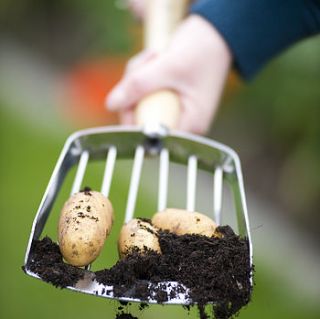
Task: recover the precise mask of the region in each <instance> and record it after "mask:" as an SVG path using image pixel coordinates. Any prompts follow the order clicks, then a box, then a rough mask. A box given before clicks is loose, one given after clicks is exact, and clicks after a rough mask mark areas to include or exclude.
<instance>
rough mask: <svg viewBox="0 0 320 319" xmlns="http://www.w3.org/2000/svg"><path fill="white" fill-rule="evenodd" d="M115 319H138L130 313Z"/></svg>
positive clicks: (120, 314) (118, 315)
mask: <svg viewBox="0 0 320 319" xmlns="http://www.w3.org/2000/svg"><path fill="white" fill-rule="evenodd" d="M115 319H138V318H137V317H134V316H132V315H131V314H130V313H124V312H123V313H118V314H117V316H116V318H115Z"/></svg>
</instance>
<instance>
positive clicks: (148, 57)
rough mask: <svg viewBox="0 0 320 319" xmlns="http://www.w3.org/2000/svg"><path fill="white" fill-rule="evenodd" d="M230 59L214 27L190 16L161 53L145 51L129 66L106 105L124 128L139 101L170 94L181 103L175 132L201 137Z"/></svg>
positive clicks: (212, 115) (221, 89)
mask: <svg viewBox="0 0 320 319" xmlns="http://www.w3.org/2000/svg"><path fill="white" fill-rule="evenodd" d="M231 60H232V58H231V53H230V51H229V48H228V47H227V45H226V43H225V42H224V40H223V38H222V37H221V35H220V34H219V33H218V32H217V31H216V30H215V28H214V27H213V26H212V25H211V24H210V23H209V22H207V21H206V20H204V19H203V18H201V17H200V16H197V15H191V16H189V17H188V18H186V19H185V21H184V22H182V23H181V25H180V26H179V27H178V28H177V30H176V32H175V33H174V35H173V37H172V40H171V41H170V44H169V46H168V48H167V49H166V50H165V51H163V52H161V53H157V52H152V51H143V52H142V53H140V54H138V55H137V56H136V57H134V58H132V59H131V60H130V61H129V63H128V65H127V68H126V71H125V74H124V76H123V78H122V80H121V81H120V82H119V84H118V85H117V86H116V87H115V88H114V89H113V90H112V91H111V93H110V94H109V96H108V98H107V105H108V107H109V109H110V110H112V111H120V121H121V123H122V124H134V107H135V105H136V104H137V103H138V102H139V101H140V100H141V99H142V98H143V97H145V96H146V95H148V94H150V93H152V92H156V91H159V90H161V89H170V90H173V91H175V92H176V93H177V94H178V95H179V97H180V102H181V115H180V119H179V123H178V125H177V129H180V130H184V131H189V132H194V133H199V134H203V133H205V132H206V131H207V129H208V128H209V126H210V123H211V121H212V119H213V117H214V115H215V113H216V110H217V107H218V103H219V99H220V96H221V93H222V91H223V86H224V83H225V79H226V76H227V74H228V70H229V67H230V64H231Z"/></svg>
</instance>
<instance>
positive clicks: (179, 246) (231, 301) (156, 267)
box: [27, 226, 252, 319]
mask: <svg viewBox="0 0 320 319" xmlns="http://www.w3.org/2000/svg"><path fill="white" fill-rule="evenodd" d="M218 231H219V232H220V233H221V234H223V237H222V238H208V237H205V236H199V235H183V236H177V235H175V234H172V233H168V232H160V233H159V243H160V247H161V251H162V254H161V255H159V254H157V253H155V252H152V251H149V252H147V253H146V254H145V255H141V254H139V252H138V251H132V253H131V254H130V255H129V256H127V257H126V258H124V259H122V260H119V261H118V262H117V263H116V264H115V265H114V266H113V267H112V268H110V269H105V270H101V271H97V272H96V273H95V275H96V280H97V281H98V282H99V283H102V284H108V285H113V286H114V291H113V293H114V295H115V296H119V297H120V296H122V297H135V298H140V299H141V300H148V297H149V296H153V298H155V299H156V300H157V301H158V302H159V303H163V302H166V301H168V300H170V299H172V298H175V297H176V296H177V294H178V293H179V292H184V291H185V289H184V286H185V287H188V288H189V296H190V298H191V299H192V301H193V302H194V303H197V304H198V307H199V314H200V317H201V319H205V318H209V316H208V314H206V312H205V309H204V306H205V305H206V304H208V303H212V302H214V304H211V306H210V307H209V308H210V312H211V311H212V314H210V317H212V315H213V314H214V316H215V317H216V318H219V319H220V318H221V319H222V318H229V317H231V316H232V315H234V314H236V313H237V312H238V311H239V310H240V309H241V308H242V307H243V306H244V305H246V304H247V303H248V302H249V301H250V294H251V285H250V276H251V273H252V269H250V263H249V249H248V241H247V240H246V239H241V238H239V237H238V236H237V235H235V234H234V232H233V231H232V229H231V228H230V227H229V226H224V227H219V228H218ZM27 267H28V268H29V269H30V270H31V271H33V272H35V273H37V274H38V275H39V276H40V277H41V278H42V279H43V280H45V281H48V282H50V283H52V284H53V285H55V286H57V287H66V286H73V285H75V283H76V282H77V281H78V280H79V279H80V278H82V277H83V275H84V273H85V270H83V269H80V268H77V267H73V266H71V265H67V264H65V263H64V262H63V259H62V256H61V253H60V251H59V247H58V245H56V244H55V243H53V242H52V241H51V240H50V239H49V238H47V237H46V238H44V239H42V240H41V241H35V242H34V243H33V245H32V249H31V259H30V262H29V264H28V265H27ZM163 281H178V282H179V283H180V285H178V286H177V287H175V288H174V289H172V291H171V293H170V294H169V295H168V294H167V292H166V287H165V286H164V285H159V284H158V283H160V282H163ZM150 282H151V285H149V283H150ZM183 285H184V286H183ZM206 309H208V308H206ZM125 318H127V319H129V318H130V319H134V317H132V316H131V315H129V314H127V313H124V312H121V313H119V314H118V315H117V317H116V319H125Z"/></svg>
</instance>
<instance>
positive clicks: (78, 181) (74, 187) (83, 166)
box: [71, 151, 89, 195]
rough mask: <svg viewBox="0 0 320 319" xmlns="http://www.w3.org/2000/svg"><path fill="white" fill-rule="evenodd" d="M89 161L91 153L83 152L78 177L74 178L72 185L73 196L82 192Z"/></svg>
mask: <svg viewBox="0 0 320 319" xmlns="http://www.w3.org/2000/svg"><path fill="white" fill-rule="evenodd" d="M88 160H89V152H88V151H84V152H82V154H81V157H80V160H79V164H78V169H77V173H76V177H75V178H74V182H73V185H72V189H71V195H73V194H75V193H78V192H79V191H80V188H81V184H82V180H83V177H84V173H85V171H86V167H87V164H88Z"/></svg>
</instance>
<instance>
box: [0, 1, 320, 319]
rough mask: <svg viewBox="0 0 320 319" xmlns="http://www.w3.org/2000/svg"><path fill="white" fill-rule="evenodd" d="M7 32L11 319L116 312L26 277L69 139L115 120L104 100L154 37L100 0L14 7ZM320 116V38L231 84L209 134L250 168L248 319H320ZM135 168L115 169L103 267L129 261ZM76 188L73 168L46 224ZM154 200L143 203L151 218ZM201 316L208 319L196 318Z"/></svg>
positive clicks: (3, 88) (2, 106)
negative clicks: (28, 255)
mask: <svg viewBox="0 0 320 319" xmlns="http://www.w3.org/2000/svg"><path fill="white" fill-rule="evenodd" d="M117 3H118V4H119V3H120V2H117ZM0 30H1V31H0V130H1V132H0V133H1V134H0V137H1V157H0V158H1V160H0V161H1V162H0V178H1V192H0V209H1V217H0V218H1V219H0V222H1V224H0V225H1V226H0V227H1V232H0V234H1V237H0V242H1V244H0V245H1V251H2V252H3V256H2V258H1V272H0V279H1V288H0V293H1V298H0V316H1V318H18V317H24V318H42V317H44V316H45V317H47V318H65V317H77V318H79V319H80V318H88V317H92V316H97V317H98V316H99V317H105V318H114V317H115V313H116V309H117V307H118V304H117V303H116V302H114V301H109V300H107V299H102V298H96V297H92V296H87V295H82V294H77V293H73V292H71V291H67V290H60V289H55V288H54V287H52V286H50V285H48V284H45V283H43V282H41V281H38V280H35V279H33V278H31V277H27V276H26V275H25V274H24V273H23V272H22V270H21V266H22V265H23V259H24V252H25V249H26V245H27V241H28V237H29V232H30V229H31V224H32V221H33V218H34V215H35V213H36V210H37V208H38V205H39V203H40V200H41V197H42V195H43V193H44V190H45V187H46V185H47V183H48V180H49V178H50V175H51V173H52V170H53V168H54V165H55V163H56V160H57V158H58V155H59V153H60V151H61V148H62V146H63V143H64V141H65V139H66V137H67V136H68V135H69V134H70V133H71V132H73V131H74V130H76V129H79V128H83V127H87V126H91V125H97V124H101V120H102V121H103V122H104V123H113V122H114V121H115V118H114V116H115V115H113V114H109V113H108V114H107V113H106V112H105V111H104V110H103V106H102V102H103V96H104V94H105V91H107V90H108V89H109V86H111V85H112V83H114V82H115V81H116V80H117V79H118V78H119V76H120V75H121V72H122V69H123V67H124V61H125V60H127V59H128V57H129V56H130V55H132V54H133V53H134V52H136V51H137V48H138V47H139V45H140V43H141V40H140V37H141V30H140V28H139V27H137V25H136V24H135V22H134V21H133V19H132V18H131V17H130V15H129V14H128V12H126V11H124V10H120V9H118V8H117V7H116V6H115V5H114V2H113V1H104V2H101V1H95V0H94V1H87V0H78V1H63V0H58V1H54V2H52V1H40V0H26V1H23V2H21V1H16V0H15V1H9V0H3V1H1V3H0ZM119 57H120V58H119ZM110 61H111V62H110ZM79 92H80V93H79ZM83 104H85V107H84V106H83ZM89 106H90V107H89ZM319 119H320V39H319V36H318V37H315V38H312V39H309V40H307V41H304V42H302V43H300V44H298V45H296V46H295V47H294V48H292V49H291V50H289V51H288V52H285V53H284V54H282V55H281V56H280V57H278V58H276V59H275V60H273V61H272V62H271V63H270V64H269V65H268V66H267V67H266V68H265V69H264V70H263V72H261V73H260V74H259V75H258V76H257V78H256V79H255V80H254V81H252V82H251V83H248V84H244V83H242V82H241V81H240V80H239V79H238V78H237V76H236V75H235V74H231V76H230V79H229V81H228V85H227V88H226V92H225V95H224V97H223V101H222V106H221V109H220V112H219V114H218V117H217V119H216V121H215V123H214V125H213V126H212V129H211V132H210V134H209V136H210V137H212V138H215V139H217V140H219V141H221V142H224V143H226V144H228V145H230V146H231V147H233V148H234V149H235V150H236V151H237V152H238V153H239V155H240V158H241V159H242V163H243V168H244V176H245V183H246V188H247V195H248V206H249V214H250V218H251V227H252V235H253V240H254V252H255V264H256V276H255V282H256V285H255V289H254V294H253V299H252V302H251V303H250V305H249V306H248V307H246V308H245V309H244V310H242V311H241V313H240V315H239V318H262V319H263V318H290V319H294V318H310V319H311V318H319V316H320V306H319V302H318V301H319V296H320V288H319V287H320V270H319V264H320V256H319V238H320V236H319V226H320V214H319V207H320V178H319V176H320V124H319ZM91 170H92V179H91V180H88V181H86V182H88V183H90V185H93V186H95V185H96V184H95V183H99V174H100V173H99V172H100V170H101V167H100V165H99V164H94V165H92V168H91ZM129 172H130V171H129V168H128V165H127V164H126V163H120V164H119V166H118V168H117V170H116V176H115V178H114V182H113V184H112V192H111V196H110V197H111V198H112V201H113V203H114V205H115V210H116V217H117V218H116V223H115V227H114V229H113V231H112V235H111V238H110V241H109V243H108V245H109V246H108V245H107V246H106V249H105V251H104V253H103V255H102V256H101V258H100V259H99V261H98V262H97V263H96V264H95V267H97V268H99V267H104V266H105V265H111V264H112V263H114V262H115V261H116V258H117V257H116V253H115V251H114V250H110V251H108V247H111V246H112V245H113V244H115V241H116V235H117V233H118V230H119V228H120V226H121V222H122V216H123V213H122V212H123V210H124V204H125V203H124V199H125V198H126V194H127V187H128V175H129ZM71 180H72V174H71V175H70V176H69V177H68V179H67V181H66V183H65V184H64V188H63V190H62V192H61V194H60V195H59V198H58V201H57V203H56V205H55V207H54V208H53V212H52V217H50V218H49V220H48V226H47V227H46V229H45V233H46V234H49V235H50V236H52V237H53V238H55V228H56V226H55V225H56V220H57V217H58V211H59V207H61V205H62V203H63V201H64V200H65V198H66V196H67V192H68V189H69V188H70V184H71ZM97 187H98V184H97ZM150 196H151V195H150V192H149V193H148V196H145V197H148V198H149V197H150ZM151 197H152V196H151ZM152 202H153V200H152V198H151V199H150V202H149V204H145V205H142V203H139V207H138V209H140V211H141V212H145V214H146V215H147V214H148V212H149V213H150V212H152V210H153V206H152ZM129 310H130V311H132V312H133V314H135V315H137V316H139V318H144V319H148V318H159V317H165V318H185V317H187V312H186V311H185V310H183V309H182V308H180V307H175V306H151V307H150V308H149V309H146V310H145V311H143V312H142V313H139V311H138V309H137V307H136V306H135V305H133V306H131V307H130V309H129ZM189 317H190V318H196V317H197V313H196V311H195V310H193V311H191V313H190V314H189Z"/></svg>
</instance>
